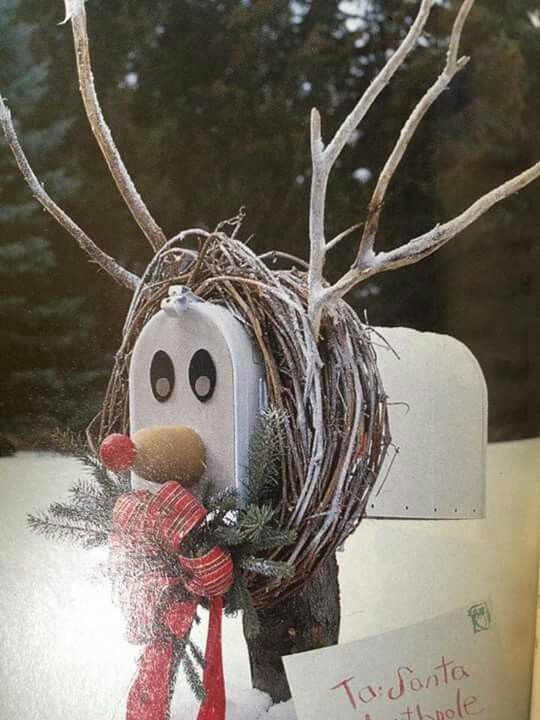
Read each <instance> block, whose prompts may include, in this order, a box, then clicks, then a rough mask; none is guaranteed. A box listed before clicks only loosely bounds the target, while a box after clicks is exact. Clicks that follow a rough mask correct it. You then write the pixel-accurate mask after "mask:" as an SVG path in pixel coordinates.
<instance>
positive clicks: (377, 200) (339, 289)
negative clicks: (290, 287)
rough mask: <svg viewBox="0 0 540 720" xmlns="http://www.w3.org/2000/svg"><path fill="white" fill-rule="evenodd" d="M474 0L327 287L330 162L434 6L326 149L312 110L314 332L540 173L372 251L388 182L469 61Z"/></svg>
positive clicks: (427, 7)
mask: <svg viewBox="0 0 540 720" xmlns="http://www.w3.org/2000/svg"><path fill="white" fill-rule="evenodd" d="M474 1H475V0H463V3H462V4H461V6H460V9H459V12H458V15H457V17H456V20H455V22H454V26H453V29H452V34H451V36H450V41H449V46H448V52H447V57H446V64H445V67H444V69H443V71H442V73H441V74H440V76H439V77H438V78H437V80H436V82H435V83H434V84H433V85H432V86H431V87H430V88H429V90H428V91H427V92H426V93H425V95H424V96H423V97H422V99H421V100H420V102H419V103H418V104H417V106H416V107H415V108H414V110H413V112H412V113H411V115H410V117H409V119H408V120H407V121H406V123H405V125H404V126H403V128H402V130H401V133H400V136H399V139H398V141H397V143H396V145H395V147H394V149H393V150H392V152H391V154H390V155H389V157H388V160H387V161H386V163H385V165H384V168H383V170H382V172H381V174H380V175H379V178H378V181H377V184H376V186H375V190H374V192H373V195H372V198H371V201H370V203H369V207H368V212H367V219H366V222H365V225H364V230H363V233H362V238H361V241H360V245H359V249H358V253H357V255H356V258H355V260H354V262H353V264H352V265H351V268H350V269H349V271H348V272H347V273H346V274H345V275H344V276H343V277H342V278H340V279H339V280H338V281H337V282H336V283H335V284H334V285H331V286H325V284H324V278H323V271H324V263H325V258H326V253H327V251H328V250H329V249H330V247H331V246H332V245H333V241H331V242H330V243H326V240H325V234H324V208H325V197H326V187H327V183H328V176H329V174H330V171H331V169H332V167H333V164H334V163H335V161H336V159H337V157H338V156H339V154H340V153H341V151H342V150H343V148H344V147H345V145H346V143H347V141H348V140H349V139H350V137H351V135H352V133H353V132H354V130H355V129H356V127H357V126H358V123H359V122H360V121H361V120H362V118H363V117H364V116H365V114H366V112H367V110H369V108H370V107H371V105H372V104H373V102H374V100H375V99H376V97H377V96H378V95H379V94H380V92H381V90H382V89H383V88H384V87H385V86H386V84H387V83H388V82H389V80H390V78H391V77H392V75H393V74H394V73H395V71H396V70H397V68H398V67H399V66H400V65H401V64H402V63H403V62H404V60H405V58H406V57H407V55H408V54H409V53H410V52H411V50H412V49H413V47H414V45H415V44H416V41H417V40H418V38H419V37H420V35H421V33H422V31H423V29H424V27H425V24H426V22H427V19H428V17H429V14H430V11H431V8H432V5H433V2H432V0H431V1H430V0H428V1H425V0H424V1H423V2H422V3H421V5H420V10H419V12H418V15H417V18H416V20H415V22H414V23H413V25H412V26H411V28H410V30H409V33H408V35H407V37H406V38H405V40H404V41H403V42H402V44H401V45H400V47H399V48H398V50H397V51H396V52H395V53H394V55H393V56H392V57H391V58H390V60H389V61H388V63H387V64H386V65H385V67H384V68H383V69H382V70H381V72H380V73H379V75H377V77H376V78H375V80H373V82H372V83H371V85H370V87H369V88H368V89H367V90H366V92H365V93H364V95H363V96H362V98H361V100H360V101H359V103H358V105H357V106H356V108H355V110H353V112H352V113H351V115H350V116H349V117H348V118H347V120H346V121H345V122H344V123H343V125H342V126H341V128H340V129H339V130H338V132H337V133H336V136H335V137H334V139H333V140H332V141H331V143H330V144H329V145H328V147H327V148H326V149H324V147H323V143H322V140H321V134H320V116H319V113H318V112H317V111H316V110H314V111H313V113H312V131H311V138H312V141H311V143H312V157H313V177H312V187H311V209H310V250H311V251H310V269H309V274H308V286H309V315H310V320H311V325H312V328H313V332H314V334H315V336H318V334H319V329H320V322H321V317H322V313H323V312H324V309H325V308H327V307H329V306H331V305H332V304H334V303H335V302H337V300H339V299H340V298H341V297H343V295H345V294H346V293H347V292H349V291H350V290H351V289H352V288H353V287H355V285H357V284H358V283H360V282H362V281H363V280H366V279H367V278H369V277H371V276H372V275H375V274H377V273H380V272H384V271H386V270H396V269H397V268H400V267H404V266H405V265H412V264H413V263H416V262H418V261H419V260H421V259H423V258H424V257H427V256H428V255H431V254H432V253H433V252H435V251H436V250H438V249H439V248H440V247H441V246H442V245H444V244H445V243H447V242H448V241H449V240H451V239H452V238H454V237H456V235H458V234H459V233H460V232H462V231H463V230H465V228H467V227H468V226H469V225H471V224H472V223H473V222H475V220H477V219H478V218H479V217H481V216H482V215H484V213H486V212H487V211H488V210H489V209H490V208H492V207H493V206H494V205H495V204H497V203H499V202H501V201H502V200H504V199H506V198H507V197H509V196H510V195H512V194H514V193H516V192H518V191H519V190H521V189H522V188H524V187H525V186H526V185H528V184H529V183H531V182H533V181H534V180H536V179H537V178H539V177H540V162H539V163H536V164H535V165H533V166H532V167H530V168H529V169H527V170H525V171H524V172H523V173H521V174H520V175H518V176H516V177H514V178H512V179H511V180H508V181H507V182H506V183H504V184H503V185H501V186H499V187H497V188H495V189H494V190H492V191H491V192H489V193H487V194H486V195H484V196H483V197H481V198H480V199H479V200H477V201H476V202H475V203H473V204H472V205H471V206H470V207H469V208H468V209H467V210H465V211H464V212H463V213H461V214H460V215H459V216H457V217H456V218H454V219H452V220H450V221H448V222H446V223H444V224H442V225H437V226H436V227H435V228H433V229H432V230H430V231H429V232H427V233H425V234H423V235H421V236H419V237H417V238H414V239H413V240H410V241H409V242H407V243H405V244H404V245H402V246H400V247H398V248H396V249H395V250H392V251H390V252H380V253H377V254H375V252H374V244H375V239H376V235H377V229H378V226H379V220H380V215H381V211H382V207H383V204H384V198H385V196H386V192H387V190H388V186H389V184H390V182H391V180H392V178H393V176H394V174H395V172H396V170H397V168H398V166H399V164H400V162H401V160H402V159H403V157H404V155H405V152H406V150H407V148H408V146H409V144H410V142H411V140H412V138H413V136H414V134H415V132H416V130H417V129H418V127H419V125H420V123H421V121H422V119H423V118H424V117H425V115H426V113H427V112H428V110H429V109H430V107H431V106H432V105H433V103H434V102H435V101H436V100H437V98H438V97H440V95H441V94H442V93H443V92H444V90H445V89H446V88H447V87H448V86H449V84H450V82H451V81H452V79H453V78H454V77H455V75H456V74H457V73H458V72H459V71H460V70H462V69H463V68H464V67H465V65H466V64H467V62H468V60H469V58H467V57H465V56H464V57H461V58H460V57H459V47H460V42H461V35H462V32H463V28H464V25H465V22H466V20H467V17H468V15H469V13H470V11H471V9H472V7H473V5H474ZM392 61H394V64H393V65H392V66H391V68H390V70H389V69H388V68H389V65H390V63H392ZM338 237H339V236H338Z"/></svg>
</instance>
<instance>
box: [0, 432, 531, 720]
mask: <svg viewBox="0 0 540 720" xmlns="http://www.w3.org/2000/svg"><path fill="white" fill-rule="evenodd" d="M539 451H540V441H525V442H519V443H507V444H504V445H502V444H501V445H494V446H490V448H489V452H488V517H487V519H485V520H476V521H448V522H445V521H442V522H424V523H422V522H412V521H397V520H392V521H376V520H366V521H364V522H363V523H362V525H361V526H360V528H359V529H358V531H357V532H356V533H355V535H354V536H353V537H352V538H351V539H350V541H349V542H348V544H347V547H346V549H345V552H344V553H341V554H340V566H341V584H342V605H343V624H342V640H343V641H349V640H353V639H357V638H361V637H366V636H368V635H372V634H375V633H380V632H383V631H385V630H389V629H393V628H396V627H400V626H403V625H407V624H410V623H414V622H418V621H419V620H422V619H425V618H428V617H433V616H434V615H437V614H439V613H443V612H447V611H450V610H452V609H454V608H456V607H461V606H463V605H466V604H467V603H469V602H475V601H477V600H478V599H479V598H485V597H486V596H488V595H489V596H490V597H491V599H492V602H493V604H494V605H495V608H496V611H497V617H498V618H499V620H500V631H501V635H502V639H503V645H504V647H505V650H506V652H507V661H508V662H507V665H508V677H509V681H510V686H511V689H512V692H513V695H514V707H515V709H516V713H515V720H525V719H526V718H528V710H527V705H528V693H529V680H530V662H531V655H532V637H533V618H534V615H535V605H536V587H535V583H536V569H537V565H538V553H539V546H538V529H539V526H540V524H539V522H538V520H539V512H538V497H539V489H540V481H539V478H538V473H537V471H535V468H537V467H538V459H539ZM82 472H83V470H82V469H81V467H80V466H79V464H78V463H77V461H76V460H74V459H70V458H64V457H59V456H55V455H49V454H42V453H22V454H19V455H18V456H16V457H14V458H7V459H1V460H0V621H1V622H0V647H1V653H0V720H13V718H17V720H38V718H39V720H42V719H43V718H45V719H46V720H49V719H50V720H68V719H69V720H73V718H81V720H87V719H88V720H120V719H121V718H123V713H124V702H125V697H126V693H127V689H128V687H129V684H130V682H131V680H132V677H133V674H134V671H135V662H136V658H137V654H138V649H137V648H133V647H132V646H130V645H129V644H127V643H126V642H125V640H124V638H123V620H122V617H121V615H120V613H119V611H118V609H117V608H115V607H114V606H113V605H112V603H111V601H110V595H109V589H108V587H107V584H106V583H105V582H104V581H103V580H100V579H98V578H96V572H95V568H96V566H97V565H98V564H99V562H101V561H102V560H103V559H104V557H105V554H104V551H103V550H95V551H92V552H85V551H82V550H78V549H76V548H72V547H69V546H65V545H61V544H55V543H52V542H50V541H48V540H44V539H43V538H41V537H37V536H35V535H33V534H31V533H30V532H29V531H28V530H27V528H26V525H25V516H26V513H27V512H31V511H35V510H37V509H40V508H44V507H46V506H47V505H48V504H49V503H50V502H52V501H56V500H59V499H62V498H63V497H64V496H65V493H66V490H67V488H68V487H69V485H70V484H71V483H72V482H73V481H74V480H75V479H76V478H77V477H79V476H80V475H81V473H82ZM516 608H519V612H516ZM199 632H200V633H201V638H200V642H201V644H203V645H204V636H205V628H204V627H202V628H200V630H199ZM224 664H225V677H226V680H227V695H228V707H227V720H294V719H295V713H294V708H293V705H292V703H285V704H281V705H277V706H274V707H271V703H270V699H269V697H268V696H266V695H264V694H263V693H260V692H258V691H255V690H253V689H251V687H250V682H249V668H248V661H247V653H246V650H245V646H244V641H243V636H242V630H241V626H240V623H239V621H235V620H227V621H226V622H225V626H224ZM196 709H197V707H196V703H195V702H194V701H193V700H192V699H191V695H190V692H189V690H188V689H187V688H185V687H183V686H182V685H181V684H179V686H178V687H177V691H176V693H175V697H174V701H173V715H172V717H173V720H192V719H194V718H195V717H196ZM302 720H303V719H302Z"/></svg>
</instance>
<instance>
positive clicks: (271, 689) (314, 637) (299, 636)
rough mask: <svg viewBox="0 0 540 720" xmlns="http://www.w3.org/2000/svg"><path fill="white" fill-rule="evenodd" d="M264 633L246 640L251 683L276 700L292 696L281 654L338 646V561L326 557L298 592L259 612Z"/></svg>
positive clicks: (334, 558) (283, 699) (282, 700)
mask: <svg viewBox="0 0 540 720" xmlns="http://www.w3.org/2000/svg"><path fill="white" fill-rule="evenodd" d="M259 619H260V621H261V632H260V633H259V635H258V636H257V637H256V638H255V639H253V640H247V646H248V652H249V662H250V667H251V682H252V685H253V687H254V688H257V689H258V690H262V691H263V692H266V693H268V694H269V695H270V697H271V698H272V700H273V702H275V703H278V702H284V701H285V700H288V699H289V698H290V697H291V691H290V688H289V684H288V682H287V677H286V675H285V669H284V667H283V661H282V659H281V658H282V657H283V656H284V655H291V654H293V653H298V652H305V651H306V650H315V649H317V648H322V647H328V646H329V645H336V644H337V642H338V635H339V626H340V619H341V609H340V596H339V581H338V564H337V559H336V557H335V555H333V556H331V557H330V558H329V559H328V560H326V561H325V562H324V563H323V565H321V567H320V568H319V569H318V570H317V572H316V573H315V574H314V576H313V577H312V578H311V580H310V581H309V582H308V583H307V584H306V585H304V586H303V587H302V588H301V589H300V590H299V592H298V593H297V594H295V595H294V596H293V597H290V598H287V599H286V600H283V601H281V602H279V603H278V604H277V605H274V606H272V607H270V608H267V609H264V610H261V611H259Z"/></svg>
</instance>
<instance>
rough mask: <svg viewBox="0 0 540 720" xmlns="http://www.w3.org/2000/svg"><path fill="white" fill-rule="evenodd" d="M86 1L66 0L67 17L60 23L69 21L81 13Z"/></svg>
mask: <svg viewBox="0 0 540 720" xmlns="http://www.w3.org/2000/svg"><path fill="white" fill-rule="evenodd" d="M85 2H86V0H64V3H65V6H66V17H65V18H64V19H63V21H62V22H61V23H60V24H61V25H63V24H64V23H67V22H69V21H70V20H71V19H72V18H74V17H77V15H80V14H81V13H82V12H83V10H84V3H85Z"/></svg>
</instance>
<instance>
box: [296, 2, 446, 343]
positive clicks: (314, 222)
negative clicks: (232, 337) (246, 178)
mask: <svg viewBox="0 0 540 720" xmlns="http://www.w3.org/2000/svg"><path fill="white" fill-rule="evenodd" d="M432 5H433V0H422V3H421V5H420V10H419V11H418V15H417V16H416V19H415V21H414V23H413V24H412V25H411V27H410V29H409V32H408V33H407V35H406V37H405V38H404V40H403V42H402V43H401V45H400V46H399V47H398V49H397V50H396V52H395V53H394V54H393V55H392V57H391V58H390V59H389V60H388V62H387V63H386V65H385V66H384V67H383V69H382V70H381V71H380V72H379V74H378V75H377V76H376V77H375V79H374V80H373V82H372V83H371V84H370V85H369V87H368V88H367V90H366V91H365V92H364V94H363V95H362V97H361V98H360V100H359V101H358V103H357V104H356V106H355V107H354V109H353V110H352V112H351V113H350V114H349V116H348V117H347V118H346V119H345V121H344V122H343V124H342V125H341V127H340V128H339V129H338V131H337V132H336V134H335V135H334V138H333V139H332V140H331V142H330V143H329V145H328V146H327V147H326V148H325V147H324V143H323V140H322V136H321V116H320V114H319V111H318V110H317V109H316V108H313V110H312V111H311V159H312V177H311V205H310V216H309V238H310V260H309V264H310V268H309V274H308V285H309V299H310V308H309V314H310V319H311V322H312V324H313V327H314V331H315V333H316V335H318V332H319V322H320V314H321V311H322V307H321V303H320V296H321V293H322V289H323V270H324V263H325V258H326V251H327V246H326V235H325V228H324V215H325V206H326V190H327V187H328V178H329V176H330V172H331V170H332V167H333V166H334V163H335V162H336V160H337V159H338V157H339V155H340V154H341V152H342V151H343V149H344V147H345V145H346V144H347V142H348V141H349V139H350V138H351V135H352V134H353V132H354V131H355V130H356V128H357V127H358V125H359V124H360V123H361V122H362V120H363V119H364V117H365V116H366V114H367V112H368V111H369V109H370V108H371V106H372V105H373V103H374V102H375V100H376V99H377V98H378V97H379V95H380V94H381V92H382V91H383V90H384V88H385V87H386V86H387V85H388V83H389V82H390V80H391V79H392V77H393V76H394V74H395V73H396V71H397V70H398V69H399V67H400V66H401V65H402V64H403V62H404V61H405V59H406V58H407V56H408V55H409V53H410V52H411V51H412V50H413V49H414V47H415V45H416V43H417V41H418V38H419V37H420V36H421V35H422V32H423V30H424V27H425V25H426V22H427V20H428V18H429V14H430V12H431V7H432Z"/></svg>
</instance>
